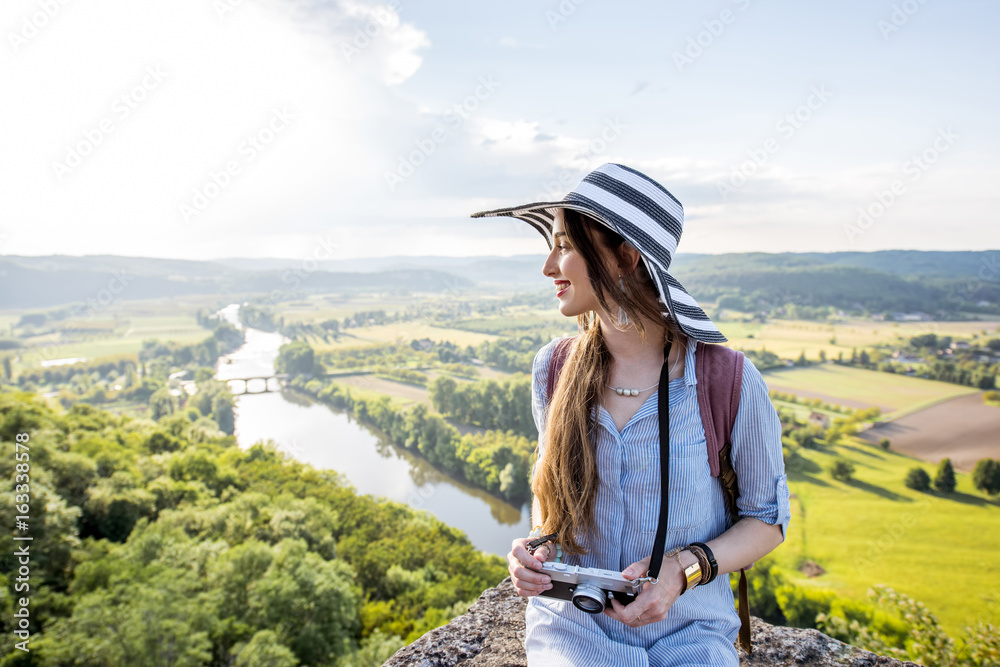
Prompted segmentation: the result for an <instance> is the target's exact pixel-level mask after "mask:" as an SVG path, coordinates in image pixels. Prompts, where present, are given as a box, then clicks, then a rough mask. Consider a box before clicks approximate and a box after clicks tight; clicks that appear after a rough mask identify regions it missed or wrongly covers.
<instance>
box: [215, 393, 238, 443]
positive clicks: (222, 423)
mask: <svg viewBox="0 0 1000 667" xmlns="http://www.w3.org/2000/svg"><path fill="white" fill-rule="evenodd" d="M212 416H213V417H214V418H215V423H217V424H218V425H219V430H220V431H222V432H223V433H225V434H226V435H232V434H233V433H235V432H236V401H235V400H234V399H233V396H232V394H230V393H229V392H228V391H220V392H218V393H217V394H216V395H215V398H213V399H212Z"/></svg>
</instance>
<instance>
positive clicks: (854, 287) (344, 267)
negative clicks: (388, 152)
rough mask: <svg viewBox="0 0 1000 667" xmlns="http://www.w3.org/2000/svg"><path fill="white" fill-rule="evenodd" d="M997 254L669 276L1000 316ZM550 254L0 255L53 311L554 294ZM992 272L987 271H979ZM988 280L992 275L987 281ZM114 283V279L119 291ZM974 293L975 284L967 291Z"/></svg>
mask: <svg viewBox="0 0 1000 667" xmlns="http://www.w3.org/2000/svg"><path fill="white" fill-rule="evenodd" d="M995 257H996V251H957V252H943V251H942V252H936V251H935V252H924V251H916V250H885V251H879V252H868V253H865V252H834V253H728V254H723V255H704V254H684V253H681V254H680V255H678V257H677V258H676V259H675V261H674V264H673V265H672V266H671V272H672V273H673V274H674V275H675V276H676V277H677V278H678V279H679V280H680V281H681V282H682V283H683V284H684V285H685V287H687V288H688V289H689V290H690V291H691V292H692V293H694V294H695V295H696V296H697V298H698V299H699V300H700V301H706V302H714V301H717V300H719V299H724V298H726V297H729V299H728V301H727V302H726V303H728V304H729V305H728V306H727V307H731V308H737V309H746V310H753V309H755V308H757V307H758V306H762V307H767V306H774V305H776V304H777V305H783V304H785V303H794V304H797V305H801V306H809V307H825V306H832V307H835V308H838V309H844V310H862V311H868V312H882V311H905V312H911V311H922V312H926V313H931V314H934V313H938V314H948V315H951V316H955V315H959V314H962V313H965V314H969V313H982V314H1000V305H998V304H1000V271H995V270H994V268H993V267H995V266H996V264H995V262H996V260H995ZM544 260H545V255H543V254H537V255H514V256H510V257H500V256H494V255H490V256H479V257H445V256H420V257H407V256H394V257H368V258H355V259H348V260H333V261H326V262H315V263H312V262H310V263H309V264H307V265H305V268H303V264H304V263H303V262H302V260H295V259H280V258H262V259H258V258H238V257H237V258H223V259H217V260H212V261H191V260H176V259H157V258H146V257H116V256H111V255H91V256H84V257H69V256H63V255H54V256H46V257H21V256H13V255H6V256H0V308H46V307H51V306H57V305H64V304H69V303H75V302H81V301H83V302H85V301H86V300H87V299H93V298H95V297H96V295H98V294H99V293H100V292H101V290H104V289H107V288H108V287H109V283H112V281H113V276H115V275H122V274H121V272H124V275H125V276H126V277H127V279H128V281H129V283H128V287H127V289H124V290H120V293H119V294H117V297H118V298H121V299H147V298H154V297H170V296H181V295H186V294H220V295H223V294H246V293H255V292H272V291H273V290H276V289H277V290H285V291H288V292H289V293H290V294H291V293H293V292H298V293H301V292H328V291H372V290H376V291H386V292H394V293H407V292H440V291H442V290H447V289H455V288H458V287H462V288H468V287H472V286H478V287H479V288H481V289H487V290H495V289H503V290H505V291H536V290H542V289H546V288H548V287H549V280H548V278H546V277H545V276H543V275H542V264H543V262H544ZM984 267H985V270H984ZM983 276H986V279H984V280H981V279H980V278H982V277H983ZM115 284H116V283H115ZM970 285H971V287H970Z"/></svg>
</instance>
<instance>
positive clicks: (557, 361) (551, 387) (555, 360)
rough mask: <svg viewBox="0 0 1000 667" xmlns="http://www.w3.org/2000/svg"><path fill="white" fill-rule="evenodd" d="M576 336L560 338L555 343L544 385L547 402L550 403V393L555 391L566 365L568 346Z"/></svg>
mask: <svg viewBox="0 0 1000 667" xmlns="http://www.w3.org/2000/svg"><path fill="white" fill-rule="evenodd" d="M578 335H579V334H577V336H578ZM577 336H568V337H566V338H560V339H559V342H558V343H556V347H555V349H554V350H552V356H551V357H550V359H549V375H548V378H547V382H546V385H545V389H546V393H545V400H546V401H547V402H551V401H552V392H553V391H555V388H556V382H557V381H558V380H559V372H560V371H561V370H562V367H563V364H565V363H566V357H568V356H569V348H570V345H572V344H573V341H574V340H576V338H577Z"/></svg>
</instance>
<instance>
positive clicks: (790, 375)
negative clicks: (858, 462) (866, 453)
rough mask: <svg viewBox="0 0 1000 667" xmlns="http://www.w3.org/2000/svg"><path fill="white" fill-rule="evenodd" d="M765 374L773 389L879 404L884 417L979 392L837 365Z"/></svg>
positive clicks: (855, 403)
mask: <svg viewBox="0 0 1000 667" xmlns="http://www.w3.org/2000/svg"><path fill="white" fill-rule="evenodd" d="M763 376H764V381H765V382H766V383H767V386H768V388H769V389H772V390H777V391H784V392H791V393H794V394H798V395H800V396H804V397H808V398H822V399H823V400H825V401H827V402H831V403H840V404H841V405H844V406H848V407H865V406H878V407H879V408H880V409H881V410H882V413H883V419H892V418H894V417H895V416H899V415H902V414H906V413H909V412H913V411H915V410H919V409H921V408H924V407H927V406H930V405H933V404H934V403H937V402H940V401H943V400H946V399H949V398H954V397H956V396H963V395H965V394H974V393H979V390H978V389H974V388H972V387H963V386H962V385H957V384H949V383H947V382H938V381H936V380H924V379H921V378H914V377H908V376H905V375H896V374H893V373H883V372H881V371H870V370H866V369H863V368H854V367H851V366H838V365H837V364H822V365H817V366H808V367H804V368H782V369H772V370H768V371H764V372H763Z"/></svg>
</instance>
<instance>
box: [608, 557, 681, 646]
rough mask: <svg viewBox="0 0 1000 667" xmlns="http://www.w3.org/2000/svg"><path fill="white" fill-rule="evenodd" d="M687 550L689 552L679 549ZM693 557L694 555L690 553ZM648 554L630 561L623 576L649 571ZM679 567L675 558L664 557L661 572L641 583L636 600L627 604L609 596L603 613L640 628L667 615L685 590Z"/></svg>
mask: <svg viewBox="0 0 1000 667" xmlns="http://www.w3.org/2000/svg"><path fill="white" fill-rule="evenodd" d="M681 553H689V552H681ZM691 557H692V558H694V556H693V555H691ZM649 559H650V557H649V556H646V557H645V558H643V559H642V560H641V561H639V562H638V563H632V564H631V565H629V566H628V567H627V568H625V569H624V570H623V571H622V576H623V577H625V578H626V579H628V580H629V581H631V580H633V579H635V578H636V577H641V576H643V575H645V574H646V572H648V571H649ZM683 577H684V573H683V572H682V571H681V569H680V566H679V565H678V564H677V561H676V560H674V559H673V558H664V559H663V565H662V566H660V576H659V577H657V578H656V583H655V584H651V583H647V584H643V586H642V590H641V591H640V592H639V595H637V596H636V598H635V600H633V601H632V602H630V603H629V604H627V605H624V604H622V603H621V602H619V601H618V600H616V599H614V598H611V607H610V608H608V607H605V608H604V613H605V614H606V615H608V616H610V617H611V618H613V619H615V620H616V621H621V622H622V623H624V624H625V625H627V626H629V627H631V628H639V627H642V626H643V625H649V624H650V623H658V622H660V621H662V620H663V619H665V618H666V617H667V612H668V611H669V610H670V607H672V606H673V604H674V602H676V601H677V598H679V597H680V595H681V593H683V592H684V588H683V586H684V584H683V583H682V581H681V580H682V579H683Z"/></svg>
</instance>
